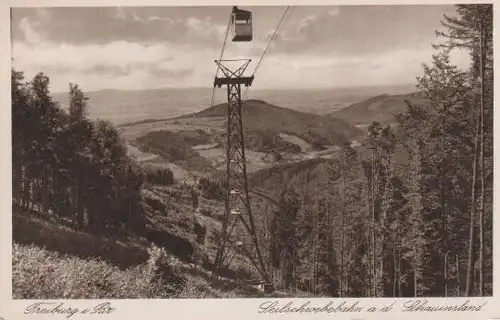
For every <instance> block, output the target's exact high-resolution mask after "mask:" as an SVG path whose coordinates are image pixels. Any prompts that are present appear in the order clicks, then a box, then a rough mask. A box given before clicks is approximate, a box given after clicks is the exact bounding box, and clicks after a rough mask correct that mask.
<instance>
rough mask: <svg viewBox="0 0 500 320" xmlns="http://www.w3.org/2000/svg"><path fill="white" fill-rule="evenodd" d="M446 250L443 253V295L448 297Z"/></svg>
mask: <svg viewBox="0 0 500 320" xmlns="http://www.w3.org/2000/svg"><path fill="white" fill-rule="evenodd" d="M448 253H449V252H448V251H447V252H446V254H445V255H444V270H443V273H444V296H445V297H448Z"/></svg>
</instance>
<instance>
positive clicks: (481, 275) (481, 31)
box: [476, 5, 484, 296]
mask: <svg viewBox="0 0 500 320" xmlns="http://www.w3.org/2000/svg"><path fill="white" fill-rule="evenodd" d="M476 6H478V5H476ZM476 8H477V7H476ZM478 18H479V77H480V81H481V83H480V85H481V89H480V90H481V104H480V109H481V111H480V112H481V120H480V121H481V149H480V151H479V152H480V156H479V157H480V158H481V161H480V166H481V169H480V170H481V199H480V201H479V295H480V296H484V27H483V23H484V22H483V21H482V19H480V17H479V16H478Z"/></svg>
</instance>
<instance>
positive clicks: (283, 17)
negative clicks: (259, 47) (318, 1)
mask: <svg viewBox="0 0 500 320" xmlns="http://www.w3.org/2000/svg"><path fill="white" fill-rule="evenodd" d="M290 9H291V6H287V7H286V9H285V12H283V16H282V17H281V19H280V21H279V22H278V25H277V26H276V29H275V30H274V33H273V35H272V36H271V38H270V39H269V42H268V43H267V46H266V48H265V49H264V51H263V52H262V55H261V56H260V59H259V61H258V62H257V65H256V66H255V69H254V71H253V72H252V75H253V76H254V75H255V73H256V72H257V70H258V69H259V67H260V66H261V64H262V61H263V60H264V57H265V55H266V53H267V52H268V51H269V48H270V47H271V43H272V42H273V41H274V39H275V38H276V35H277V34H278V31H279V29H280V27H281V25H282V24H283V21H285V18H286V17H287V16H288V12H289V11H290ZM248 89H250V87H247V88H246V89H245V92H244V93H243V99H244V98H245V96H246V94H247V91H248Z"/></svg>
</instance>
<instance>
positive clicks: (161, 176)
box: [144, 167, 174, 186]
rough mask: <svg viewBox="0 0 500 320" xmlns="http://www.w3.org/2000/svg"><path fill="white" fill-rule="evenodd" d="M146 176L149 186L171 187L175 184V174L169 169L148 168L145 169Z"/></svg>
mask: <svg viewBox="0 0 500 320" xmlns="http://www.w3.org/2000/svg"><path fill="white" fill-rule="evenodd" d="M144 176H145V179H146V182H147V183H149V184H156V185H161V186H169V185H172V184H173V183H174V173H173V172H172V170H170V169H168V168H164V169H160V168H152V167H147V168H145V169H144Z"/></svg>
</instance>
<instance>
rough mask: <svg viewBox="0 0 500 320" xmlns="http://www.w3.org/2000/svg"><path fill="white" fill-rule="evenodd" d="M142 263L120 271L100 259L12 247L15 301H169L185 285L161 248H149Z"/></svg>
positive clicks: (32, 247) (34, 247)
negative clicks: (167, 299)
mask: <svg viewBox="0 0 500 320" xmlns="http://www.w3.org/2000/svg"><path fill="white" fill-rule="evenodd" d="M149 254H150V257H149V259H148V261H147V262H146V263H145V264H141V265H138V266H135V267H131V268H128V269H126V270H120V269H119V268H117V267H115V266H113V265H110V264H108V263H106V262H103V261H99V260H94V259H91V260H83V259H79V258H75V257H72V256H64V255H60V254H57V253H54V252H51V251H48V250H46V249H42V248H39V247H36V246H33V245H30V246H21V245H18V244H14V245H13V254H12V291H13V292H12V294H13V297H14V299H103V298H107V299H120V298H132V299H134V298H168V297H172V296H174V295H176V294H177V293H178V292H180V291H181V290H182V287H183V286H184V283H183V281H182V280H180V278H178V277H177V276H175V275H174V273H173V272H172V269H171V268H170V266H169V264H168V261H167V255H166V253H165V251H164V250H163V249H160V248H158V247H155V246H152V247H151V248H150V250H149Z"/></svg>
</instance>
